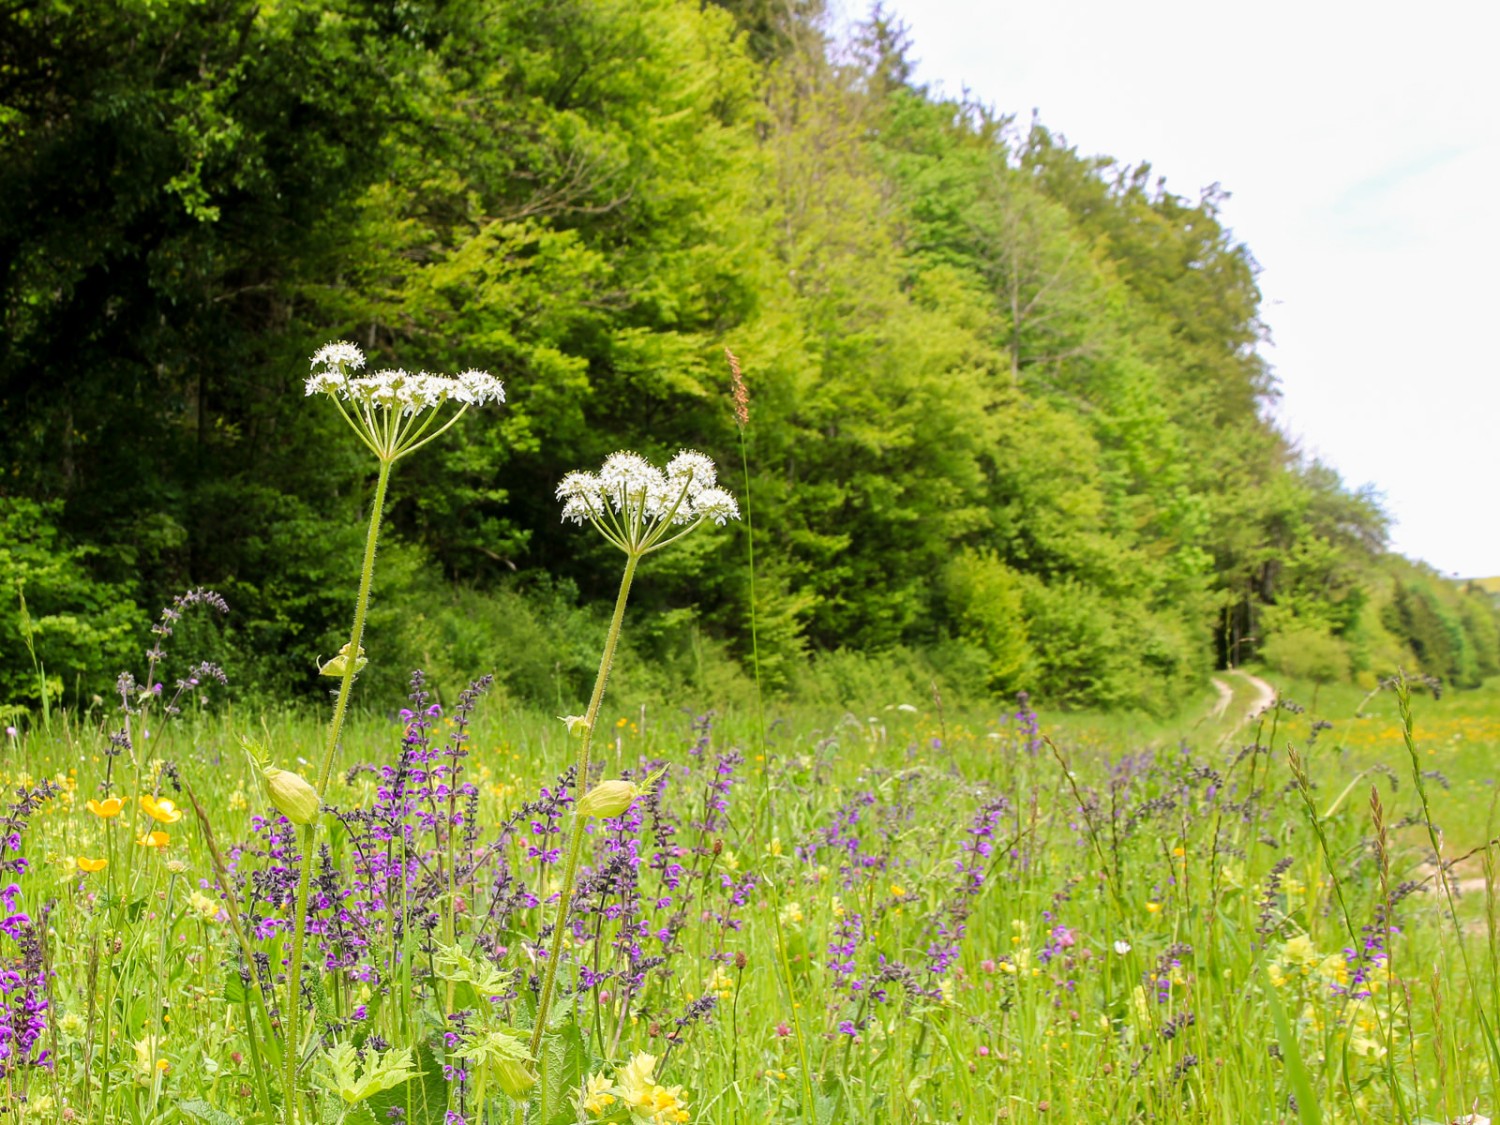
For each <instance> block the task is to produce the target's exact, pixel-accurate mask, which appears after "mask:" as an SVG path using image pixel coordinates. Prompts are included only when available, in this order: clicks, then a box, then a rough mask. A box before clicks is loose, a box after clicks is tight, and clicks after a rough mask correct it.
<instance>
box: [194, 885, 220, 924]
mask: <svg viewBox="0 0 1500 1125" xmlns="http://www.w3.org/2000/svg"><path fill="white" fill-rule="evenodd" d="M188 905H189V906H190V907H192V908H193V912H194V913H195V914H197V915H198V917H200V918H202V919H203V920H204V921H205V922H212V921H214V920H215V919H217V918H218V917H219V904H218V903H217V902H215V901H214V900H213V899H211V898H209V897H208V896H207V895H206V894H204V893H203V892H202V891H194V892H193V893H192V894H190V895H188Z"/></svg>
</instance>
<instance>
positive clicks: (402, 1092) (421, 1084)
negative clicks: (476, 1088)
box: [364, 1043, 448, 1125]
mask: <svg viewBox="0 0 1500 1125" xmlns="http://www.w3.org/2000/svg"><path fill="white" fill-rule="evenodd" d="M414 1053H415V1055H416V1057H417V1066H418V1067H420V1068H421V1074H419V1075H417V1076H416V1077H415V1078H410V1079H408V1080H407V1081H405V1082H403V1083H401V1085H399V1086H393V1087H391V1088H390V1089H389V1090H382V1091H381V1092H380V1093H378V1094H376V1095H374V1096H373V1097H371V1098H370V1099H369V1100H368V1101H366V1102H365V1103H364V1105H365V1107H366V1108H367V1109H368V1110H369V1111H370V1116H372V1117H373V1118H374V1119H375V1120H376V1121H390V1120H392V1115H391V1110H393V1109H399V1110H400V1111H401V1113H402V1114H404V1116H403V1117H401V1120H402V1121H403V1122H405V1123H406V1125H443V1118H444V1117H446V1116H447V1113H448V1082H447V1080H446V1079H445V1078H444V1077H443V1060H442V1059H440V1058H438V1057H437V1055H435V1054H434V1053H433V1051H432V1048H430V1047H428V1046H427V1045H426V1044H425V1043H423V1044H420V1045H419V1046H417V1047H416V1048H415V1051H414Z"/></svg>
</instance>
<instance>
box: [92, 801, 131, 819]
mask: <svg viewBox="0 0 1500 1125" xmlns="http://www.w3.org/2000/svg"><path fill="white" fill-rule="evenodd" d="M84 808H86V809H88V810H89V812H91V813H93V814H94V815H95V816H97V817H98V818H99V819H100V820H108V819H110V817H115V816H119V815H120V813H122V812H123V811H124V810H125V802H124V801H123V800H121V799H120V798H119V797H106V798H104V800H102V801H89V802H88V804H86V805H84Z"/></svg>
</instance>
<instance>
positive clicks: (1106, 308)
mask: <svg viewBox="0 0 1500 1125" xmlns="http://www.w3.org/2000/svg"><path fill="white" fill-rule="evenodd" d="M826 26H827V23H826V20H825V16H824V13H823V12H822V11H821V10H820V4H819V3H817V0H792V2H791V3H783V2H776V3H772V2H771V0H735V2H730V3H723V4H718V5H714V4H708V5H705V4H700V3H696V2H693V3H687V2H673V0H628V2H627V0H593V2H588V0H512V2H507V3H498V2H495V0H381V2H374V0H369V2H366V0H331V2H330V0H318V2H316V3H314V2H311V0H279V2H277V3H263V2H252V0H215V2H212V3H202V4H173V3H159V2H153V0H72V2H69V3H62V2H60V0H42V2H40V3H32V4H21V5H14V4H11V5H6V6H4V8H3V11H0V315H3V318H4V324H3V331H0V418H3V426H0V467H3V472H4V475H3V478H0V704H3V703H6V702H11V703H18V704H35V703H36V702H38V699H39V694H40V693H39V689H38V677H39V666H40V665H41V664H45V666H46V673H47V675H48V676H49V677H50V678H51V679H52V680H53V681H54V690H62V691H63V692H65V693H66V695H67V696H68V698H69V699H70V700H71V699H72V698H74V697H81V698H82V699H83V700H85V701H86V700H87V699H88V698H89V697H90V696H91V695H93V694H95V693H100V694H107V689H108V686H109V685H110V684H111V683H112V680H113V675H114V673H115V672H116V671H117V670H118V669H119V668H121V667H123V666H125V665H127V664H133V663H136V662H138V658H139V653H140V651H141V649H142V647H143V636H144V626H145V624H146V622H147V621H148V620H149V618H150V617H151V616H153V614H154V608H155V607H156V606H157V605H159V604H161V603H162V602H163V601H164V600H165V599H167V598H168V597H169V596H170V595H171V593H173V592H174V591H177V590H180V589H182V588H185V587H188V586H194V585H199V584H203V585H208V586H212V587H215V588H217V589H219V590H220V591H221V592H222V593H223V594H224V595H225V597H226V598H227V599H228V600H229V602H230V604H231V606H232V607H233V611H234V612H233V614H232V616H231V618H230V619H229V620H228V622H227V624H226V625H225V627H224V632H223V633H222V635H214V636H212V637H210V635H209V631H208V628H207V627H206V626H204V627H201V628H200V627H198V626H191V627H188V631H189V632H192V631H193V630H194V629H198V630H199V633H200V634H201V635H198V636H195V637H187V638H183V637H179V638H174V640H177V641H182V642H183V643H185V644H186V643H189V642H191V643H193V644H203V645H207V646H208V647H209V648H210V649H212V650H213V652H215V653H216V654H217V655H219V656H220V657H221V658H222V659H223V661H224V663H225V664H226V665H227V666H228V667H229V670H230V672H231V675H232V676H234V677H235V680H236V683H238V684H239V685H240V686H241V687H242V688H244V689H251V690H255V691H258V692H262V693H266V694H270V693H279V694H283V695H295V694H304V695H305V694H307V693H309V692H312V691H315V690H317V689H316V681H315V679H314V677H313V675H312V671H313V665H314V662H315V660H316V658H317V657H318V656H319V655H323V656H325V657H326V656H327V655H329V654H330V653H331V652H332V651H333V650H334V649H336V648H337V645H338V643H339V641H338V639H337V638H338V637H339V636H340V635H341V631H342V630H345V629H347V625H348V621H347V618H348V616H349V614H350V606H351V601H352V584H353V579H354V575H355V573H356V569H357V566H358V552H359V549H360V546H361V535H362V529H361V522H360V520H361V508H362V505H365V504H367V503H368V502H369V493H370V480H371V468H372V466H371V465H370V463H369V462H368V460H367V458H366V457H365V456H364V455H363V452H362V450H361V449H360V448H359V447H358V446H357V445H356V443H355V442H354V441H353V440H352V439H351V437H350V435H349V434H348V433H347V431H346V430H345V429H344V428H343V427H342V423H341V422H340V421H339V420H338V419H337V417H336V416H335V415H334V413H333V412H332V411H331V410H330V409H329V408H328V406H327V404H326V403H325V402H323V401H321V400H315V401H308V400H305V399H304V396H303V393H302V379H303V377H304V375H305V373H306V369H307V362H306V361H307V357H308V355H309V354H310V353H311V352H312V351H313V350H314V349H315V348H316V347H318V346H319V345H321V344H323V343H324V342H326V341H328V340H331V339H337V338H343V339H349V340H353V341H356V342H358V343H359V344H360V345H361V346H363V347H364V348H365V349H366V350H367V351H369V352H370V353H371V354H372V359H373V361H374V362H375V364H376V365H377V366H388V365H399V366H405V367H410V368H418V367H421V368H428V369H433V370H446V371H454V370H459V369H463V368H467V367H480V368H484V369H487V370H489V371H491V372H493V373H495V374H497V375H499V376H500V377H502V378H503V379H504V380H505V382H506V386H507V389H508V393H509V399H510V401H509V404H508V405H507V406H506V407H505V408H503V409H502V410H499V411H493V412H485V413H483V414H476V415H475V416H472V417H471V418H468V419H466V420H465V421H464V422H463V423H462V424H461V426H460V427H459V430H458V432H457V434H456V435H455V437H454V438H453V439H452V440H447V441H445V442H444V443H442V444H440V445H436V446H433V447H432V448H431V449H430V450H428V451H426V452H425V453H423V454H422V455H420V456H416V457H413V458H411V459H409V460H408V461H406V462H403V464H402V465H401V467H400V471H399V473H398V475H397V479H396V481H395V484H394V486H393V497H394V501H393V505H392V511H391V518H392V526H393V527H394V528H395V531H394V534H393V535H392V537H391V540H390V542H389V546H388V547H387V549H386V550H385V551H384V552H383V554H382V557H381V563H380V567H381V569H380V572H379V577H378V580H377V605H376V614H377V619H376V621H375V623H374V633H373V635H372V637H371V642H370V647H371V651H372V657H373V658H374V661H375V665H374V668H373V669H372V674H374V675H376V676H377V678H378V679H380V682H381V683H382V684H383V685H384V686H387V687H389V686H392V685H394V684H395V683H397V682H398V681H399V680H400V678H401V676H402V675H403V674H404V670H405V668H407V667H409V666H411V665H415V664H425V665H428V666H430V667H436V668H438V669H439V672H440V675H441V676H446V677H447V678H448V681H449V682H453V681H455V680H456V679H457V678H459V677H462V676H463V675H465V674H468V673H475V674H477V673H478V672H480V671H486V670H491V669H493V670H495V671H497V672H498V673H499V674H500V677H501V679H502V681H503V682H505V683H506V684H507V685H508V686H509V688H510V690H511V691H512V692H513V693H515V694H518V695H524V696H528V697H531V698H541V699H545V700H548V701H550V700H552V699H553V698H554V696H555V697H558V698H562V697H564V696H566V697H567V698H569V699H571V698H572V697H573V696H574V694H575V693H576V690H577V687H576V685H577V683H579V682H580V681H582V682H587V677H588V676H589V674H590V671H589V664H590V663H591V661H592V659H593V655H592V654H593V652H594V651H596V645H597V635H596V632H597V630H596V628H595V624H596V621H595V617H596V608H595V607H597V606H598V605H599V604H600V602H601V601H606V600H607V599H608V598H609V597H610V596H611V595H612V593H613V589H612V587H613V583H614V581H615V577H616V573H617V569H616V568H617V560H615V559H614V558H612V557H610V555H609V554H607V553H606V549H605V548H603V547H602V546H601V545H600V544H598V543H597V542H595V541H594V540H593V539H591V538H590V537H589V536H587V535H584V534H580V533H579V531H578V529H576V528H574V527H571V526H564V525H562V524H561V522H560V521H559V518H558V509H557V505H556V503H555V502H554V500H553V490H554V488H555V486H556V483H557V481H558V480H559V478H560V477H561V476H562V474H563V473H564V472H566V471H567V470H569V469H573V468H578V467H588V466H592V465H595V464H597V463H598V461H599V460H600V459H601V458H602V457H603V456H604V455H606V454H608V453H609V452H611V451H613V450H615V449H617V448H635V449H638V450H640V451H642V452H644V453H647V454H650V455H662V454H670V453H672V452H675V451H676V449H677V448H679V447H682V446H687V447H696V448H701V449H703V450H705V451H706V452H708V453H710V454H711V455H713V456H714V457H715V458H716V459H717V460H718V461H719V463H720V465H721V466H723V468H724V471H725V476H726V483H727V484H728V485H729V486H730V487H731V488H732V489H733V490H734V491H735V492H737V493H740V494H742V495H743V493H744V490H745V487H744V481H743V479H741V477H740V465H741V452H740V434H739V432H738V430H737V427H736V422H735V418H734V415H733V412H732V409H731V403H730V399H729V382H728V375H727V370H726V366H725V362H724V353H723V349H724V348H725V347H726V346H729V347H731V348H733V349H734V351H735V352H736V353H737V354H738V355H739V356H740V357H741V359H742V360H743V363H744V367H745V374H746V379H747V382H748V385H749V388H750V395H751V401H750V420H749V425H748V427H747V428H746V430H745V431H744V441H745V443H746V447H745V451H746V459H747V461H748V465H749V472H750V476H751V482H750V497H749V504H748V506H749V508H750V510H751V512H752V513H753V517H754V527H755V538H756V542H755V547H756V559H757V576H756V577H757V587H756V590H757V597H758V606H757V609H758V621H759V638H758V639H759V650H760V660H761V666H762V670H763V672H764V673H765V675H766V676H767V677H768V679H769V681H770V683H771V684H772V685H773V686H785V685H788V684H789V683H791V682H792V681H793V680H794V679H795V678H796V677H797V675H798V669H799V668H803V667H805V666H806V660H805V657H806V656H807V655H808V654H809V653H837V652H839V650H845V652H844V653H843V654H841V655H838V656H836V657H830V659H832V660H834V661H835V662H837V661H839V660H847V659H848V657H847V653H865V654H871V659H873V660H876V661H879V660H881V659H889V658H890V657H891V654H893V653H896V654H907V655H909V656H910V657H911V659H912V660H913V661H916V662H918V663H920V664H921V665H922V666H923V667H924V668H926V669H930V670H931V672H932V674H933V678H935V679H938V680H940V681H942V682H951V683H957V684H961V685H964V686H966V687H969V688H974V689H979V690H993V691H997V692H1008V691H1012V690H1015V689H1017V688H1021V687H1025V688H1029V689H1030V690H1032V691H1033V692H1034V693H1036V694H1037V695H1038V696H1039V697H1040V698H1042V699H1044V700H1048V701H1051V702H1053V703H1059V704H1088V705H1100V706H1109V705H1131V706H1151V705H1152V704H1153V702H1154V701H1157V700H1162V699H1167V698H1170V697H1171V696H1172V694H1173V692H1174V691H1176V690H1177V689H1179V688H1180V687H1181V686H1182V685H1184V684H1186V683H1191V682H1194V681H1196V680H1199V679H1201V677H1202V675H1203V673H1204V671H1205V670H1206V669H1208V668H1210V667H1212V666H1215V665H1218V666H1222V665H1224V664H1227V663H1240V662H1244V661H1250V660H1254V659H1266V660H1268V661H1271V662H1272V663H1274V664H1277V665H1278V666H1281V667H1283V668H1284V669H1286V670H1288V671H1296V672H1298V673H1299V674H1301V675H1305V676H1308V677H1311V678H1314V679H1325V678H1340V677H1346V676H1351V675H1352V676H1361V675H1363V676H1368V675H1370V674H1373V673H1376V672H1383V671H1386V670H1388V669H1390V668H1394V667H1395V666H1396V665H1398V664H1402V665H1405V666H1407V667H1408V668H1413V669H1418V668H1419V669H1422V670H1426V671H1430V672H1434V673H1437V674H1440V675H1442V676H1444V677H1446V678H1448V679H1450V680H1452V681H1456V682H1457V683H1459V684H1466V683H1473V682H1476V681H1477V680H1478V679H1479V678H1481V677H1483V676H1486V675H1491V674H1494V673H1495V672H1496V671H1497V662H1500V630H1497V625H1496V620H1497V619H1496V612H1495V603H1494V601H1493V599H1492V598H1491V597H1490V596H1489V595H1486V594H1484V593H1483V592H1481V591H1479V590H1477V589H1474V590H1469V589H1464V588H1460V587H1458V586H1455V585H1453V584H1451V583H1448V582H1445V581H1443V580H1442V579H1440V578H1439V577H1438V576H1437V575H1436V574H1434V573H1432V572H1431V571H1429V570H1426V569H1424V568H1420V567H1416V566H1413V565H1411V564H1409V563H1406V562H1405V561H1403V560H1400V559H1396V558H1393V557H1391V556H1389V555H1388V554H1387V553H1386V552H1385V527H1386V523H1385V517H1384V516H1383V514H1382V512H1381V510H1380V507H1379V505H1378V503H1377V502H1376V498H1374V497H1372V496H1371V495H1369V494H1367V493H1365V492H1362V491H1351V490H1349V489H1348V488H1346V487H1345V486H1344V485H1343V484H1342V483H1341V482H1340V480H1339V479H1338V477H1337V476H1336V474H1334V473H1333V472H1331V471H1330V470H1328V469H1327V468H1325V467H1323V466H1320V465H1318V464H1316V463H1313V462H1309V461H1308V460H1306V459H1304V458H1303V457H1302V456H1300V455H1299V453H1298V452H1297V450H1296V449H1294V448H1293V447H1292V446H1291V445H1290V444H1289V442H1288V441H1287V439H1286V438H1285V437H1284V436H1282V435H1281V434H1280V433H1278V432H1277V431H1276V429H1275V428H1274V427H1273V426H1272V425H1271V423H1270V422H1269V421H1268V417H1267V404H1268V401H1269V399H1270V397H1271V396H1272V395H1273V393H1274V382H1273V379H1272V375H1271V373H1270V371H1268V369H1267V367H1266V364H1265V361H1264V359H1263V358H1262V356H1261V354H1260V351H1259V345H1261V344H1262V343H1263V341H1264V339H1265V327H1264V325H1263V323H1262V322H1261V320H1260V317H1259V309H1260V299H1261V297H1260V292H1259V290H1258V288H1257V284H1256V273H1257V266H1256V263H1255V261H1254V259H1253V257H1252V256H1251V253H1250V251H1249V250H1248V249H1247V248H1246V247H1245V246H1244V245H1242V244H1240V243H1238V242H1236V241H1235V240H1234V238H1233V236H1232V234H1231V233H1230V232H1229V231H1228V230H1226V229H1225V227H1224V226H1223V225H1222V224H1221V222H1220V218H1219V212H1220V206H1221V204H1222V201H1223V198H1224V196H1223V193H1222V192H1220V191H1219V190H1218V189H1217V188H1213V189H1209V190H1207V191H1205V192H1203V193H1202V194H1201V195H1197V196H1194V197H1183V196H1181V195H1178V194H1175V193H1173V192H1172V191H1169V190H1167V188H1166V187H1165V186H1164V185H1163V184H1162V182H1161V181H1159V180H1157V179H1155V178H1154V177H1153V175H1152V172H1151V170H1150V168H1149V167H1146V166H1136V167H1123V166H1120V165H1118V164H1115V163H1114V162H1112V161H1110V160H1108V159H1103V158H1096V157H1090V156H1085V155H1082V154H1080V153H1078V152H1077V151H1076V150H1074V149H1073V148H1071V147H1069V145H1068V144H1067V143H1066V142H1065V141H1064V140H1063V139H1062V138H1061V137H1060V136H1058V135H1057V134H1055V133H1052V132H1050V131H1049V130H1048V129H1047V128H1045V127H1043V126H1042V125H1041V124H1039V123H1036V122H1031V123H1022V124H1019V125H1018V124H1017V123H1016V122H1014V121H1013V120H1011V119H1010V118H1008V117H1003V116H997V115H996V114H995V113H994V112H993V111H991V110H990V109H987V108H986V107H984V106H980V105H976V104H972V103H970V102H967V101H954V100H951V99H943V98H940V97H937V96H935V95H933V94H932V93H930V92H929V91H927V90H926V89H924V88H921V87H918V86H916V85H915V84H914V83H913V80H912V74H911V63H910V59H909V56H908V44H907V41H906V36H905V33H904V31H903V29H902V28H901V27H900V26H899V25H897V24H896V23H894V22H893V21H892V20H890V19H888V18H887V17H885V16H884V15H883V14H882V13H881V12H880V11H879V10H878V9H877V10H876V11H875V12H874V13H873V14H872V15H871V16H870V17H869V18H868V19H867V20H865V21H864V22H863V23H862V24H860V25H858V26H857V27H856V28H855V30H854V32H853V33H852V35H851V36H850V37H848V38H847V39H843V40H839V41H835V40H834V39H832V38H831V37H830V36H829V34H828V33H827V32H826V30H825V28H826ZM744 560H745V543H744V540H743V531H742V529H740V528H733V529H730V530H728V531H725V532H722V533H720V534H718V535H717V536H709V535H704V536H702V537H701V538H695V539H694V540H692V541H690V544H689V546H688V548H687V549H685V550H683V551H680V552H677V553H676V554H675V555H674V556H673V557H671V558H669V559H668V558H663V559H662V560H661V563H660V565H655V564H654V563H653V564H648V567H647V569H646V571H645V572H644V577H643V579H642V581H641V583H640V585H639V586H638V588H637V591H636V593H635V595H634V597H633V603H632V604H633V609H632V625H631V634H630V635H631V637H632V640H633V643H634V654H635V664H634V667H635V668H636V669H637V674H638V676H639V677H640V682H641V683H642V684H643V685H646V686H647V687H652V686H653V685H654V686H656V687H662V686H663V685H669V684H671V683H679V684H682V683H685V684H688V685H691V686H693V687H694V689H695V690H699V691H700V692H701V693H703V694H704V695H707V693H709V692H712V691H714V690H719V689H720V688H723V689H724V690H728V687H727V686H726V685H728V684H729V683H730V681H732V680H735V679H736V678H737V677H740V676H741V672H740V669H742V668H743V667H744V665H745V663H746V657H747V656H748V652H749V631H748V628H747V622H748V619H749V615H748V613H747V610H748V601H749V597H750V594H749V590H750V587H749V583H748V573H747V569H746V565H745V561H744ZM20 589H24V594H25V598H26V602H27V605H28V607H29V625H28V624H27V622H26V621H25V620H23V619H22V617H21V615H20V602H19V599H18V597H17V593H18V591H19V590H20ZM6 602H8V603H9V604H10V605H11V606H13V607H14V608H15V611H16V612H14V613H12V612H10V611H9V610H7V609H5V608H4V607H5V603H6ZM215 628H217V627H216V626H215ZM28 638H29V639H30V640H31V641H32V642H33V643H32V648H33V649H34V654H35V659H33V654H32V653H31V652H29V651H28V648H27V644H26V641H27V640H28ZM882 654H884V655H882ZM904 658H905V657H903V659H904ZM381 677H384V678H383V679H381Z"/></svg>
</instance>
